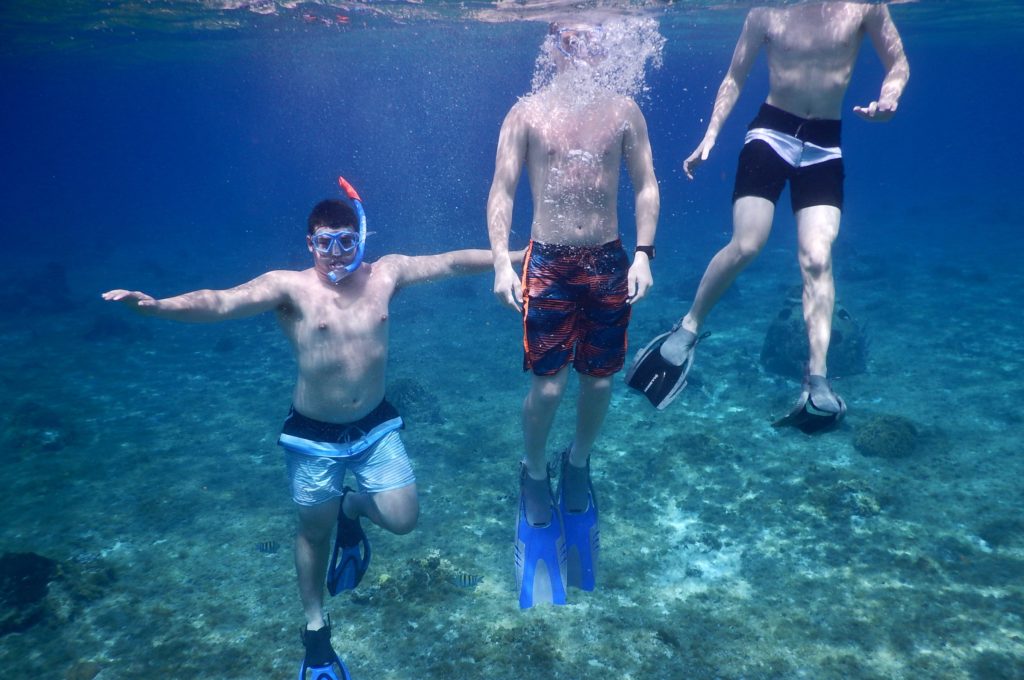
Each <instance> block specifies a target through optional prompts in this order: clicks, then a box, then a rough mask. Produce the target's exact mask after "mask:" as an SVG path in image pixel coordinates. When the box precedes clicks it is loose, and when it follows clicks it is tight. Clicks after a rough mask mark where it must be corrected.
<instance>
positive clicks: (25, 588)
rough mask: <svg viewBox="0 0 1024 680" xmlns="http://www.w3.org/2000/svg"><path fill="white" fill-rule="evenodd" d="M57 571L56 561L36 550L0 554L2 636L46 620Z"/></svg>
mask: <svg viewBox="0 0 1024 680" xmlns="http://www.w3.org/2000/svg"><path fill="white" fill-rule="evenodd" d="M57 573H58V568H57V563H56V562H54V561H53V560H51V559H49V558H47V557H43V556H42V555H37V554H36V553H4V554H3V555H2V556H0V636H2V635H7V634H8V633H20V632H22V631H26V630H28V629H29V628H31V627H32V626H34V625H35V624H37V623H39V621H41V620H42V619H43V616H44V615H45V614H46V606H45V603H44V600H45V599H46V594H47V592H48V591H49V588H50V581H52V580H53V579H54V578H55V577H56V576H57Z"/></svg>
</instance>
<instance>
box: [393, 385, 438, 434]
mask: <svg viewBox="0 0 1024 680" xmlns="http://www.w3.org/2000/svg"><path fill="white" fill-rule="evenodd" d="M388 400H389V401H390V402H391V403H392V404H394V405H395V408H397V409H398V411H399V413H401V414H402V418H404V419H405V420H407V421H411V422H413V423H434V424H438V423H442V422H444V418H443V416H442V415H441V406H440V404H439V402H438V400H437V398H436V397H434V395H433V394H431V393H430V392H429V391H427V388H425V387H424V386H423V385H422V384H421V383H420V382H419V381H417V380H415V379H414V378H399V379H398V380H395V381H394V382H393V383H391V385H390V386H389V387H388Z"/></svg>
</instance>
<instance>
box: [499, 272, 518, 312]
mask: <svg viewBox="0 0 1024 680" xmlns="http://www.w3.org/2000/svg"><path fill="white" fill-rule="evenodd" d="M494 295H495V297H497V298H498V299H499V300H501V302H502V304H504V305H506V306H508V307H511V308H512V309H514V310H516V311H517V312H519V313H520V314H522V312H523V284H522V282H521V281H520V280H519V277H518V276H516V272H515V270H514V269H512V263H511V262H509V264H508V265H507V266H496V267H495V269H494Z"/></svg>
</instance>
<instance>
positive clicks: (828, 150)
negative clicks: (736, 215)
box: [732, 104, 845, 213]
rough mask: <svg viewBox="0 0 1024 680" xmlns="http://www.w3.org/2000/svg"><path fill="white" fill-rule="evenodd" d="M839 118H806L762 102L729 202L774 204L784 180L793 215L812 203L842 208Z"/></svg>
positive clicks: (753, 123) (749, 135)
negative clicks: (750, 200)
mask: <svg viewBox="0 0 1024 680" xmlns="http://www.w3.org/2000/svg"><path fill="white" fill-rule="evenodd" d="M840 127H841V123H840V122H839V121H838V120H827V119H807V118H801V117H800V116H796V115H794V114H792V113H789V112H788V111H783V110H782V109H780V108H778V107H775V106H772V105H771V104H762V105H761V110H760V111H758V113H757V116H756V117H755V118H754V120H753V121H752V122H751V123H750V126H749V127H748V128H747V136H746V138H745V139H744V144H743V150H742V151H741V152H740V159H739V167H738V168H737V169H736V185H735V188H734V189H733V193H732V200H733V202H735V201H736V200H737V199H740V198H743V197H745V196H759V197H761V198H764V199H766V200H769V201H771V202H772V203H778V200H779V196H780V195H782V189H783V188H784V187H785V186H786V181H787V180H788V181H789V197H790V202H791V204H792V207H793V212H794V213H795V212H797V211H799V210H803V209H804V208H809V207H811V206H815V205H831V206H835V207H836V208H838V209H839V210H842V209H843V179H844V177H845V173H844V171H843V152H842V149H841V148H840Z"/></svg>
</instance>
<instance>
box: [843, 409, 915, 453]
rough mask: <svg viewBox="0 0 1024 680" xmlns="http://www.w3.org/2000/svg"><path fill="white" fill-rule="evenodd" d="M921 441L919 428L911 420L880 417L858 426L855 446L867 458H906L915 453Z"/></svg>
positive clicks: (886, 416)
mask: <svg viewBox="0 0 1024 680" xmlns="http://www.w3.org/2000/svg"><path fill="white" fill-rule="evenodd" d="M919 439H920V435H919V433H918V430H917V427H916V426H915V425H914V423H913V422H912V421H911V420H910V419H908V418H904V417H903V416H896V415H880V416H874V417H872V418H869V419H868V420H867V421H866V422H864V423H863V424H862V425H860V426H858V428H857V435H856V436H855V437H854V439H853V446H854V448H856V449H857V450H858V451H860V452H861V453H863V454H864V455H865V456H877V457H879V458H906V457H907V456H910V455H911V454H913V453H914V451H915V449H916V448H917V446H918V442H919Z"/></svg>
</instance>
